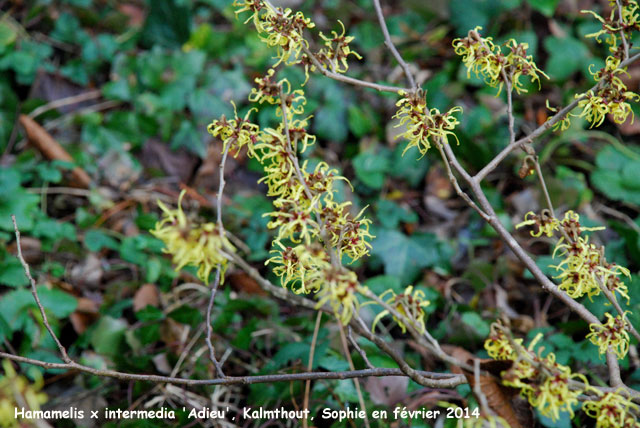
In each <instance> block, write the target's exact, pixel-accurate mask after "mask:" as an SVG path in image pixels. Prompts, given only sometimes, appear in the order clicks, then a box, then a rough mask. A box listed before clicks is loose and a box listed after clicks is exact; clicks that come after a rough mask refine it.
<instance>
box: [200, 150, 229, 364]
mask: <svg viewBox="0 0 640 428" xmlns="http://www.w3.org/2000/svg"><path fill="white" fill-rule="evenodd" d="M230 147H231V144H227V145H226V146H225V147H224V150H223V152H222V159H221V160H220V165H219V166H218V173H219V183H218V195H217V199H216V208H217V211H218V212H217V213H216V214H217V222H218V234H219V235H220V238H224V235H225V233H224V226H223V224H222V194H223V192H224V185H225V180H224V166H225V163H226V162H227V156H228V155H229V148H230ZM221 279H222V265H221V264H220V263H218V266H217V267H216V276H215V280H214V282H213V284H212V286H211V295H210V296H209V305H208V306H207V321H206V322H207V336H206V340H205V341H206V343H207V347H208V348H209V359H210V360H211V362H212V363H213V365H214V366H215V368H216V373H217V375H218V377H224V372H223V371H222V365H221V364H220V362H219V361H218V360H217V359H216V352H215V348H214V347H213V343H212V342H211V334H212V329H213V326H212V325H211V311H212V310H213V302H214V300H215V298H216V292H217V291H218V286H219V285H220V281H221Z"/></svg>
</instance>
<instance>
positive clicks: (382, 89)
mask: <svg viewBox="0 0 640 428" xmlns="http://www.w3.org/2000/svg"><path fill="white" fill-rule="evenodd" d="M302 50H303V51H304V53H305V54H306V55H307V56H308V57H309V59H310V60H311V63H312V64H313V65H314V66H315V67H316V69H317V70H318V71H319V72H320V73H322V74H323V75H325V76H326V77H329V78H331V79H333V80H337V81H339V82H344V83H349V84H351V85H355V86H362V87H364V88H371V89H375V90H377V91H380V92H395V93H398V92H400V91H404V92H411V89H408V88H402V87H400V86H390V85H381V84H379V83H374V82H367V81H365V80H360V79H354V78H353V77H349V76H345V75H344V74H339V73H335V72H333V71H331V70H327V69H326V68H325V66H324V65H322V63H321V62H320V61H319V60H318V58H316V56H315V55H314V54H313V52H311V50H310V49H309V48H308V47H306V46H304V45H303V46H302Z"/></svg>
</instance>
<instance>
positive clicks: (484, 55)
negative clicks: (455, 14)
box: [453, 27, 549, 94]
mask: <svg viewBox="0 0 640 428" xmlns="http://www.w3.org/2000/svg"><path fill="white" fill-rule="evenodd" d="M481 29H482V27H476V28H474V29H473V30H470V31H469V33H468V34H467V37H464V38H461V39H460V38H459V39H455V40H454V41H453V48H454V51H455V53H456V54H458V55H460V56H462V62H463V63H464V65H465V66H466V67H467V77H469V76H470V75H471V72H472V71H473V72H474V73H475V74H476V76H478V77H479V76H482V77H483V78H484V81H485V83H486V84H487V85H489V86H491V87H492V88H495V87H498V94H500V91H502V86H503V85H504V83H505V82H504V76H503V73H504V75H506V76H507V78H508V79H509V80H510V81H511V84H512V86H513V89H514V90H515V91H516V92H517V93H519V94H520V93H522V92H527V90H526V88H525V87H524V85H523V84H522V82H521V81H520V78H521V77H522V76H528V77H529V79H531V81H535V82H538V87H540V76H544V77H546V78H547V79H548V78H549V76H547V75H546V74H545V73H544V72H543V71H542V70H540V69H539V68H538V67H537V66H536V64H535V62H534V61H533V57H532V56H531V55H527V49H529V45H528V44H527V43H518V42H516V41H515V40H514V39H510V40H509V41H508V42H507V43H506V48H507V50H508V53H507V54H506V55H505V54H504V53H503V52H502V50H501V49H500V47H499V46H496V45H495V44H494V43H493V39H492V38H491V37H486V38H485V37H482V36H481V35H480V30H481Z"/></svg>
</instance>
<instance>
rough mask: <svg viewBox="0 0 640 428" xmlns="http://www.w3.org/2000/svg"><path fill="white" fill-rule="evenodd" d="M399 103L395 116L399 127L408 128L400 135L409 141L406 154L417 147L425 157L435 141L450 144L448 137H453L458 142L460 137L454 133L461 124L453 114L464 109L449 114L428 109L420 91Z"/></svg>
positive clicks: (408, 95)
mask: <svg viewBox="0 0 640 428" xmlns="http://www.w3.org/2000/svg"><path fill="white" fill-rule="evenodd" d="M400 95H404V97H403V98H401V99H400V100H399V101H398V102H397V103H396V106H398V107H399V109H398V111H397V112H396V114H395V115H394V116H393V117H394V118H396V119H398V124H397V125H396V128H398V127H401V126H402V127H406V128H407V130H406V131H405V132H403V133H402V134H400V135H398V137H397V138H399V137H403V138H405V139H406V140H408V141H409V143H408V144H407V147H406V148H405V150H404V152H403V154H404V153H406V151H407V150H409V148H411V147H417V148H418V151H419V152H420V153H421V154H422V155H423V156H424V155H425V154H426V153H427V151H428V150H429V149H430V148H431V144H432V143H433V142H434V140H436V141H437V140H442V141H443V142H444V143H448V136H449V135H452V136H453V137H454V138H455V139H456V141H458V137H456V135H455V134H454V133H453V132H452V131H453V129H455V127H456V126H457V125H458V124H460V122H459V121H458V119H456V118H455V117H454V116H453V114H454V113H459V112H462V107H457V106H456V107H453V108H451V109H450V110H449V111H448V112H446V113H444V114H441V113H440V110H438V109H437V108H432V109H430V110H429V109H428V108H427V102H426V99H425V95H424V93H423V92H422V91H421V90H419V91H416V92H411V93H409V94H405V93H404V92H400Z"/></svg>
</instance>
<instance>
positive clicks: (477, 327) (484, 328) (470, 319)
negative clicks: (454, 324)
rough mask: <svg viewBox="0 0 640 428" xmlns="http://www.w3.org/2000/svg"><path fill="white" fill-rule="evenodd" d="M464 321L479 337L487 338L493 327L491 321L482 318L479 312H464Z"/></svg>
mask: <svg viewBox="0 0 640 428" xmlns="http://www.w3.org/2000/svg"><path fill="white" fill-rule="evenodd" d="M461 319H462V322H463V323H465V324H466V325H468V326H469V327H471V328H472V329H473V331H474V332H475V333H476V335H477V336H478V337H479V338H485V337H487V336H488V335H489V332H490V331H491V327H490V326H489V323H487V322H486V321H485V320H483V319H482V317H481V316H480V315H478V313H477V312H465V313H464V314H462V318H461Z"/></svg>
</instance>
